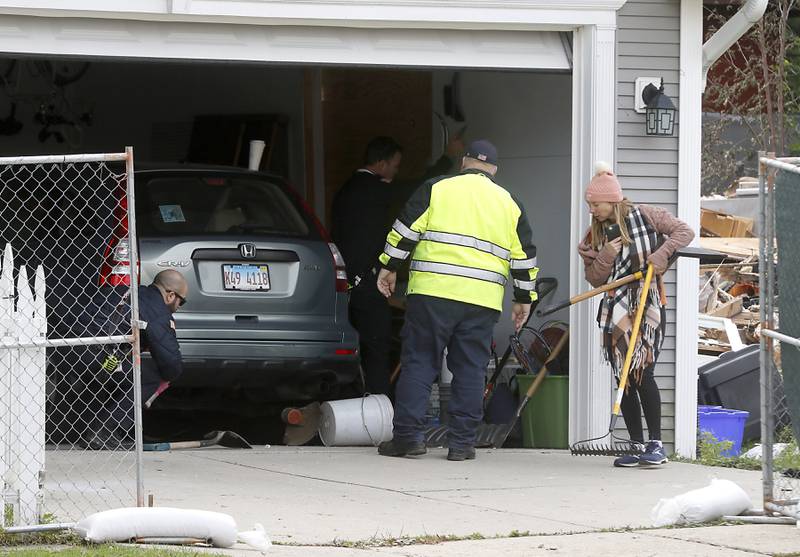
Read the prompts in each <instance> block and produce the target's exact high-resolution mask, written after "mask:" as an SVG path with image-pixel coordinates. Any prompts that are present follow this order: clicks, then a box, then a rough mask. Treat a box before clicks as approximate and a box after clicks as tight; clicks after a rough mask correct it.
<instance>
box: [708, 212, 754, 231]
mask: <svg viewBox="0 0 800 557" xmlns="http://www.w3.org/2000/svg"><path fill="white" fill-rule="evenodd" d="M700 228H701V229H703V230H704V231H705V232H707V233H708V234H709V235H711V236H716V237H719V238H749V237H752V235H753V233H752V231H753V219H748V218H745V217H737V216H735V215H729V214H727V213H721V212H719V211H713V210H711V209H701V210H700Z"/></svg>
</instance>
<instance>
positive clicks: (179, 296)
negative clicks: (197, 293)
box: [169, 290, 186, 307]
mask: <svg viewBox="0 0 800 557" xmlns="http://www.w3.org/2000/svg"><path fill="white" fill-rule="evenodd" d="M169 292H172V293H173V294H175V296H177V298H178V300H180V303H179V304H178V307H183V305H184V304H185V303H186V298H184V297H183V296H181V295H180V294H178V293H177V292H175V291H174V290H170V291H169Z"/></svg>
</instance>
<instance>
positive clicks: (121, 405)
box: [83, 269, 189, 450]
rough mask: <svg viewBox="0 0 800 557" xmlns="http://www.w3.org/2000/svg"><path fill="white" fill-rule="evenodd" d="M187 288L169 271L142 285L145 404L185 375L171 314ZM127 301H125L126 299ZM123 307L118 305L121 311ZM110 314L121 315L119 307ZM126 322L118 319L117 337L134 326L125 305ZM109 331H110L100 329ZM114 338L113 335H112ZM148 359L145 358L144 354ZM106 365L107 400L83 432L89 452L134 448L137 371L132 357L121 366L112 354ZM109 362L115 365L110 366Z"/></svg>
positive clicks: (180, 279)
mask: <svg viewBox="0 0 800 557" xmlns="http://www.w3.org/2000/svg"><path fill="white" fill-rule="evenodd" d="M188 289H189V288H188V285H187V284H186V279H184V278H183V275H181V274H180V273H179V272H178V271H175V270H173V269H168V270H165V271H161V272H160V273H158V274H157V275H156V276H155V278H154V279H153V283H152V284H151V285H149V286H140V287H139V291H138V292H139V320H140V321H144V322H145V323H146V326H145V327H144V329H143V330H141V339H140V340H141V342H140V345H141V351H142V353H143V356H145V357H143V358H142V360H141V370H142V373H141V385H142V404H143V405H144V406H145V407H149V406H150V404H152V402H153V400H155V398H156V397H157V396H158V395H159V394H160V393H161V392H163V390H164V389H166V388H167V387H168V386H169V382H170V381H174V380H175V379H177V378H178V376H180V374H181V372H182V365H181V351H180V347H179V346H178V338H177V336H176V334H175V321H174V320H173V319H172V314H173V313H175V312H176V311H178V308H180V307H181V306H182V305H184V304H185V303H186V296H187V294H188ZM123 301H124V300H123ZM118 307H119V304H118V305H117V308H118ZM117 308H115V309H114V310H112V312H111V313H112V314H113V313H119V312H118V309H117ZM124 313H126V314H127V319H126V318H122V319H118V320H117V323H118V324H117V325H116V326H114V327H112V328H113V329H115V331H117V332H115V333H114V334H118V331H119V329H120V327H124V324H125V323H130V306H129V305H127V304H125V311H124ZM107 315H109V313H108V312H104V311H102V310H100V311H98V312H97V313H96V314H95V315H94V316H92V317H91V318H90V319H92V320H93V321H94V322H95V323H96V322H97V318H98V317H100V316H103V317H102V318H103V319H104V320H105V322H106V323H108V322H113V321H115V320H114V319H110V318H108V317H105V316H107ZM102 328H103V329H106V330H108V327H107V326H106V327H102ZM109 334H110V333H109ZM148 352H149V354H150V357H149V358H148V357H146V353H148ZM111 356H112V358H111V360H109V358H108V357H107V358H106V360H105V362H104V363H103V366H102V368H103V370H104V371H103V372H101V373H106V372H108V373H109V376H108V378H107V381H106V382H105V385H107V387H106V389H107V390H108V391H109V396H108V398H107V400H106V401H105V403H104V405H103V408H102V409H101V410H100V412H98V414H97V417H96V418H95V419H94V420H93V421H92V424H90V427H89V428H88V429H87V431H86V433H85V434H84V437H83V441H84V443H83V444H84V446H86V447H87V448H90V449H95V450H99V449H130V448H132V447H133V445H134V402H133V372H132V366H131V365H130V358H129V357H123V358H120V359H121V360H122V361H121V362H120V365H117V364H116V358H115V357H113V356H114V355H111ZM109 361H111V362H113V363H112V365H109Z"/></svg>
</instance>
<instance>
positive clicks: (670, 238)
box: [578, 205, 694, 287]
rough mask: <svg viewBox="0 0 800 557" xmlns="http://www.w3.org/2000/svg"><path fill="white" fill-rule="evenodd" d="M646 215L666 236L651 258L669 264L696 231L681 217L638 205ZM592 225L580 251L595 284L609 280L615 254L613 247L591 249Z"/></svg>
mask: <svg viewBox="0 0 800 557" xmlns="http://www.w3.org/2000/svg"><path fill="white" fill-rule="evenodd" d="M637 208H638V209H639V211H641V213H642V215H643V216H644V218H646V219H647V221H648V222H649V223H650V224H652V225H653V228H655V229H656V230H657V231H658V232H660V233H661V234H663V235H664V236H666V241H665V242H664V244H663V245H662V246H661V247H660V248H658V249H657V250H656V251H654V252H653V253H651V254H650V257H649V261H651V262H653V263H655V264H657V265H661V266H664V267H666V265H667V262H668V261H669V258H670V257H671V256H672V254H673V253H675V252H676V251H677V250H679V249H680V248H682V247H685V246H688V245H689V242H691V241H692V239H693V238H694V231H692V229H691V228H689V225H687V224H686V223H685V222H683V221H682V220H680V219H678V218H677V217H675V216H673V215H672V213H670V212H669V211H667V210H666V209H662V208H660V207H653V206H652V205H637ZM591 232H592V231H591V228H590V229H589V230H587V231H586V234H585V235H584V238H583V241H582V242H581V243H580V244H578V253H579V254H580V256H581V258H583V265H584V268H585V273H586V280H587V281H589V284H591V285H592V286H594V287H597V286H601V285H603V284H605V283H606V282H608V277H609V276H610V275H611V268H612V266H613V264H614V259H615V258H616V254H615V253H614V251H613V249H605V248H603V249H601V250H600V251H599V252H598V251H595V250H594V249H592V244H591V241H590V238H589V236H590V235H591Z"/></svg>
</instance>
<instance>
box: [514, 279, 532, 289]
mask: <svg viewBox="0 0 800 557" xmlns="http://www.w3.org/2000/svg"><path fill="white" fill-rule="evenodd" d="M514 286H516V287H517V288H521V289H522V290H534V289H535V288H536V282H535V281H532V280H517V279H514Z"/></svg>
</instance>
